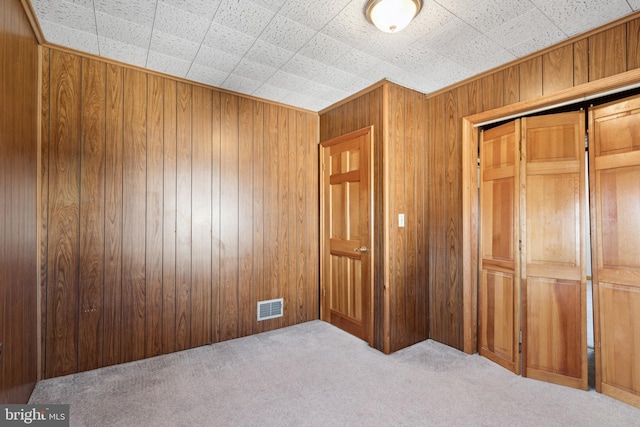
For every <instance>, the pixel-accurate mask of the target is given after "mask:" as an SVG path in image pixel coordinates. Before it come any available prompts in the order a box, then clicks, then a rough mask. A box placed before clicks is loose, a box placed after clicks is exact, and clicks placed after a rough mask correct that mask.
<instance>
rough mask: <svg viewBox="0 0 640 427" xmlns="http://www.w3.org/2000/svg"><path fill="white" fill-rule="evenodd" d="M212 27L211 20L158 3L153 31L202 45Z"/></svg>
mask: <svg viewBox="0 0 640 427" xmlns="http://www.w3.org/2000/svg"><path fill="white" fill-rule="evenodd" d="M210 25H211V20H209V19H207V18H202V17H200V16H197V15H194V14H192V13H189V12H186V11H184V10H182V9H177V8H174V7H171V6H169V5H166V4H164V3H158V10H157V11H156V19H155V21H154V24H153V29H154V30H158V31H162V32H163V33H167V34H173V35H174V36H177V37H180V38H182V39H187V40H191V41H192V42H195V43H201V42H202V39H203V38H204V36H205V34H207V31H208V30H209V26H210Z"/></svg>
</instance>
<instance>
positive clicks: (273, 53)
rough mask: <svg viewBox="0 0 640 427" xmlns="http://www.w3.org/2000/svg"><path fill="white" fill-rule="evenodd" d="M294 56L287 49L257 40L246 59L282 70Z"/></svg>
mask: <svg viewBox="0 0 640 427" xmlns="http://www.w3.org/2000/svg"><path fill="white" fill-rule="evenodd" d="M293 55H294V53H293V52H291V51H289V50H287V49H283V48H281V47H278V46H274V45H272V44H271V43H267V42H265V41H263V40H256V42H255V43H254V44H253V46H251V49H249V51H248V52H247V53H246V55H245V56H244V57H245V58H246V59H250V60H252V61H254V62H260V63H262V64H265V65H269V66H271V67H275V68H280V67H281V66H282V65H284V64H286V63H287V61H289V60H290V59H291V58H292V57H293Z"/></svg>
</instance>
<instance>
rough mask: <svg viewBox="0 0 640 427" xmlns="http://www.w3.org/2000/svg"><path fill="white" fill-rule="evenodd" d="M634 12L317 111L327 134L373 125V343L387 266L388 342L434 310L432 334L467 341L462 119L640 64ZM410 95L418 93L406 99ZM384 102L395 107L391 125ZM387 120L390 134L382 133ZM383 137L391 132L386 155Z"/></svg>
mask: <svg viewBox="0 0 640 427" xmlns="http://www.w3.org/2000/svg"><path fill="white" fill-rule="evenodd" d="M638 16H639V14H638V13H636V14H634V15H632V16H630V17H627V18H625V19H623V20H620V21H618V22H616V23H612V24H610V25H607V26H605V27H602V28H601V29H598V30H594V31H592V32H589V33H587V34H585V35H584V36H581V37H576V38H574V39H572V40H570V41H568V42H565V43H562V44H559V45H557V46H554V47H551V48H549V49H545V50H544V51H541V52H539V53H537V54H534V55H530V56H528V57H526V58H523V59H522V60H520V61H517V62H513V63H511V64H507V65H505V66H504V67H500V68H498V69H495V70H492V71H490V72H487V73H484V74H482V75H478V76H476V77H474V78H471V79H468V80H466V81H464V82H461V83H459V84H457V85H453V86H451V87H448V88H445V89H443V90H441V91H438V92H437V93H433V94H430V95H428V96H426V99H425V100H424V101H423V100H422V98H420V97H421V95H418V94H416V95H413V94H411V91H409V90H406V91H403V90H402V89H401V88H397V87H396V86H395V85H393V84H389V83H385V84H386V85H387V87H388V88H389V89H388V93H387V98H385V100H383V98H384V96H383V93H384V90H383V87H384V85H380V87H377V88H376V87H374V88H372V90H370V91H369V92H366V93H364V94H362V95H361V96H357V97H355V98H354V99H348V100H345V101H344V102H341V103H338V104H336V105H335V106H333V107H330V108H328V109H327V110H325V111H323V112H321V116H320V140H321V141H324V140H327V139H330V138H334V137H336V136H340V135H342V134H345V133H347V132H350V131H353V130H356V129H359V128H362V127H365V126H369V125H374V126H375V128H376V132H377V133H376V135H375V139H376V150H377V151H376V153H377V154H376V188H377V191H378V193H376V200H377V201H380V202H381V203H378V204H376V208H375V212H376V221H377V222H376V224H377V226H376V230H377V231H376V245H378V246H377V247H378V252H377V254H378V259H377V260H376V266H377V267H376V285H375V290H376V295H375V297H376V300H375V304H376V306H375V311H376V313H375V334H376V340H375V346H376V348H379V349H383V348H384V344H383V340H384V338H385V337H384V333H385V332H384V331H383V329H384V322H383V317H384V316H383V313H384V305H383V298H382V295H383V292H384V286H385V283H384V277H385V276H384V272H385V270H384V269H385V268H387V274H388V283H386V285H387V288H388V290H389V292H390V299H391V301H390V309H389V310H388V313H389V315H390V317H391V318H390V327H389V330H388V332H387V333H388V334H389V336H388V337H387V338H388V339H389V340H390V346H389V348H388V349H387V350H390V351H395V350H397V349H399V348H402V347H404V346H407V345H410V344H412V343H414V342H417V341H419V340H421V339H425V338H426V336H425V335H423V331H424V329H422V328H424V327H426V325H427V320H426V319H423V317H428V337H430V338H432V339H434V340H436V341H439V342H442V343H445V344H448V345H450V346H452V347H455V348H458V349H463V347H464V341H465V340H464V332H465V331H464V329H463V328H464V322H463V277H462V262H463V261H462V260H463V253H462V227H463V224H462V185H463V183H462V166H463V165H462V131H463V129H462V118H463V117H466V116H469V115H473V114H477V113H482V112H485V111H489V110H492V109H495V108H499V107H504V106H507V105H511V104H514V103H517V102H521V101H527V100H531V99H534V98H542V97H544V96H547V95H550V94H553V93H556V92H558V91H561V90H563V89H567V88H572V87H575V86H578V85H582V84H585V83H589V82H593V81H596V80H598V79H601V78H604V77H609V76H613V75H616V74H619V73H622V72H625V71H628V70H632V69H636V68H640V18H638ZM401 93H402V95H400V94H401ZM414 96H415V97H418V98H416V99H419V101H408V100H410V99H413V98H412V97H414ZM384 108H388V109H389V111H388V123H387V122H385V121H384V117H383V116H384V115H383V113H382V111H383V110H384ZM412 117H416V119H415V121H412ZM381 128H383V129H387V128H388V131H389V133H388V134H387V135H386V136H385V135H384V133H381ZM403 132H404V138H403V136H402V135H403ZM406 132H409V133H408V135H409V137H408V138H407V134H406ZM411 135H414V136H411ZM383 137H388V138H389V140H388V158H386V159H385V158H383V157H382V142H383ZM383 165H384V166H383ZM384 167H387V168H389V170H388V176H389V183H388V187H385V188H384V189H383V186H384V181H383V180H382V176H383V175H384V173H383V172H384V170H383V169H384ZM383 191H386V192H387V194H383V193H381V192H383ZM384 200H388V205H389V206H388V209H389V211H388V215H389V226H388V230H387V232H388V234H387V237H386V240H385V230H384V228H381V227H382V225H381V223H382V221H381V219H382V217H383V215H384V207H383V201H384ZM402 211H406V212H405V213H408V212H412V211H415V212H416V215H415V217H414V219H415V223H411V221H410V220H411V215H408V217H407V218H408V219H409V222H408V223H407V227H406V228H405V229H404V230H402V229H398V228H397V227H396V225H397V214H398V213H400V212H402ZM385 245H388V248H387V249H388V251H387V254H388V255H387V257H385V256H384V254H385V252H384V251H383V248H384V247H385ZM414 284H415V285H416V286H415V287H414ZM425 288H426V290H427V293H426V294H424V295H423V294H422V293H421V292H422V291H423V290H424V289H425ZM414 304H415V305H414ZM414 307H415V311H414ZM427 307H428V309H427ZM473 333H475V332H473Z"/></svg>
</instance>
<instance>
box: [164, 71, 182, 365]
mask: <svg viewBox="0 0 640 427" xmlns="http://www.w3.org/2000/svg"><path fill="white" fill-rule="evenodd" d="M176 91H177V85H176V82H175V81H174V80H169V79H165V80H164V90H163V92H162V95H163V102H162V103H163V113H164V114H163V117H164V122H163V127H164V132H163V142H164V144H163V156H162V158H163V175H162V179H163V182H162V191H163V195H162V202H163V209H162V212H163V217H162V220H163V222H162V227H163V230H162V352H163V353H170V352H173V351H175V349H176V225H177V215H176V213H177V209H178V206H177V187H176V181H177V177H178V176H177V172H178V171H177V148H178V147H177V144H176V141H177V140H176V125H177V124H176V120H177V117H176V114H177V103H176Z"/></svg>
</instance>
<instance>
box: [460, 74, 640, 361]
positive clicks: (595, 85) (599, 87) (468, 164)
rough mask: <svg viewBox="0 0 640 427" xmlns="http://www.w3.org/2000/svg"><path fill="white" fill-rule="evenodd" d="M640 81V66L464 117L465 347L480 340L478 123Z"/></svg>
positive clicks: (472, 346)
mask: <svg viewBox="0 0 640 427" xmlns="http://www.w3.org/2000/svg"><path fill="white" fill-rule="evenodd" d="M638 82H640V69H635V70H631V71H627V72H624V73H620V74H617V75H615V76H611V77H606V78H603V79H600V80H597V81H595V82H590V83H585V84H582V85H578V86H575V87H573V88H569V89H564V90H561V91H558V92H556V93H554V94H551V95H546V96H542V97H540V98H535V99H532V100H527V101H521V102H517V103H515V104H512V105H509V106H506V107H500V108H496V109H493V110H489V111H485V112H482V113H479V114H474V115H471V116H467V117H463V118H462V165H463V167H462V180H463V181H462V263H463V264H462V281H463V282H462V298H463V301H462V307H463V341H464V342H463V350H464V351H465V352H466V353H469V354H473V353H475V352H476V349H477V341H478V319H477V318H478V316H477V314H478V280H477V274H476V273H477V271H478V176H477V153H478V140H479V128H477V127H475V126H476V125H477V124H480V123H484V122H488V121H492V120H498V119H500V118H502V117H507V116H512V115H514V114H521V115H525V114H527V113H528V112H530V111H532V110H537V109H541V108H545V107H551V106H553V105H557V104H569V103H572V102H576V103H577V102H580V101H581V100H584V99H585V98H587V97H593V96H598V95H605V93H606V92H609V91H615V90H618V89H621V88H624V87H626V86H629V85H632V84H637V83H638Z"/></svg>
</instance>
